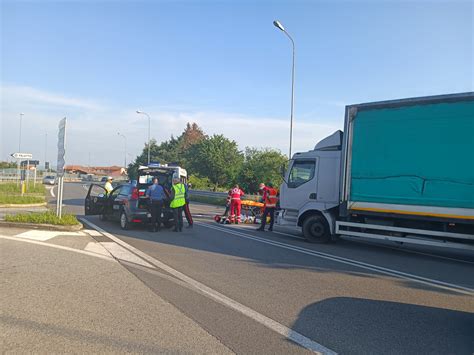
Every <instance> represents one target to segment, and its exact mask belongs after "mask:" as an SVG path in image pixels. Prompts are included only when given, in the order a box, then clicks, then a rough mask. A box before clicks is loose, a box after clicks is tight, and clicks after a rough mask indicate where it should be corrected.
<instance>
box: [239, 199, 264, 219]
mask: <svg viewBox="0 0 474 355" xmlns="http://www.w3.org/2000/svg"><path fill="white" fill-rule="evenodd" d="M241 205H242V215H243V216H244V219H243V222H244V223H257V218H260V216H261V215H262V213H263V209H264V207H265V205H264V204H263V203H262V202H257V201H252V200H242V202H241Z"/></svg>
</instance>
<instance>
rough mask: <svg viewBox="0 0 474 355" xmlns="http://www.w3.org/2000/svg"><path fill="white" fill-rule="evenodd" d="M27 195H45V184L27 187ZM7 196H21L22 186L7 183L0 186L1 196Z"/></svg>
mask: <svg viewBox="0 0 474 355" xmlns="http://www.w3.org/2000/svg"><path fill="white" fill-rule="evenodd" d="M26 193H27V194H30V193H35V194H44V193H45V188H44V186H43V184H40V183H37V184H36V186H35V185H33V184H32V183H30V184H28V185H27V186H26ZM6 194H21V189H20V185H17V184H16V183H15V182H7V183H1V184H0V195H6Z"/></svg>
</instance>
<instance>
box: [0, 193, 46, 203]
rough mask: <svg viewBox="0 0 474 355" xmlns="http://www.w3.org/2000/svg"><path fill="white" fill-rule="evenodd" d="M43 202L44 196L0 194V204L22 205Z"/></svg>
mask: <svg viewBox="0 0 474 355" xmlns="http://www.w3.org/2000/svg"><path fill="white" fill-rule="evenodd" d="M43 202H45V200H44V197H40V196H28V195H24V196H15V195H1V194H0V205H3V204H9V205H10V204H11V205H24V204H30V203H43Z"/></svg>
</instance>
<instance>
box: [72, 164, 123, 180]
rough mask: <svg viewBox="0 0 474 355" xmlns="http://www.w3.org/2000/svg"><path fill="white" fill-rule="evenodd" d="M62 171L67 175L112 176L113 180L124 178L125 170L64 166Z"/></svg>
mask: <svg viewBox="0 0 474 355" xmlns="http://www.w3.org/2000/svg"><path fill="white" fill-rule="evenodd" d="M64 171H65V172H66V173H69V174H79V175H87V174H92V175H97V176H112V177H114V178H118V177H126V176H127V170H126V169H124V168H122V167H120V166H115V165H114V166H82V165H66V166H65V167H64Z"/></svg>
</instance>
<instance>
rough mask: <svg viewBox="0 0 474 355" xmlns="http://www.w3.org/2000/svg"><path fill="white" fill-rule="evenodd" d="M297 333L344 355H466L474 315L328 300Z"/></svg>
mask: <svg viewBox="0 0 474 355" xmlns="http://www.w3.org/2000/svg"><path fill="white" fill-rule="evenodd" d="M400 324H403V327H400ZM292 329H294V330H295V331H297V332H299V333H301V334H303V335H305V336H307V337H309V338H311V339H314V340H316V341H317V342H319V343H321V344H324V345H325V346H327V347H329V348H330V349H332V350H335V351H336V352H341V353H354V354H367V353H368V349H370V353H374V354H466V355H467V354H472V353H473V350H474V337H473V331H474V314H472V313H466V312H459V311H452V310H447V309H440V308H433V307H425V306H417V305H412V304H403V303H396V302H387V301H375V300H369V299H359V298H350V297H337V298H329V299H326V300H324V301H321V302H317V303H313V304H311V305H309V306H307V307H305V308H303V310H302V311H301V312H300V314H299V315H298V318H297V320H296V321H295V322H294V324H293V326H292ZM354 339H357V341H356V342H354Z"/></svg>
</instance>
